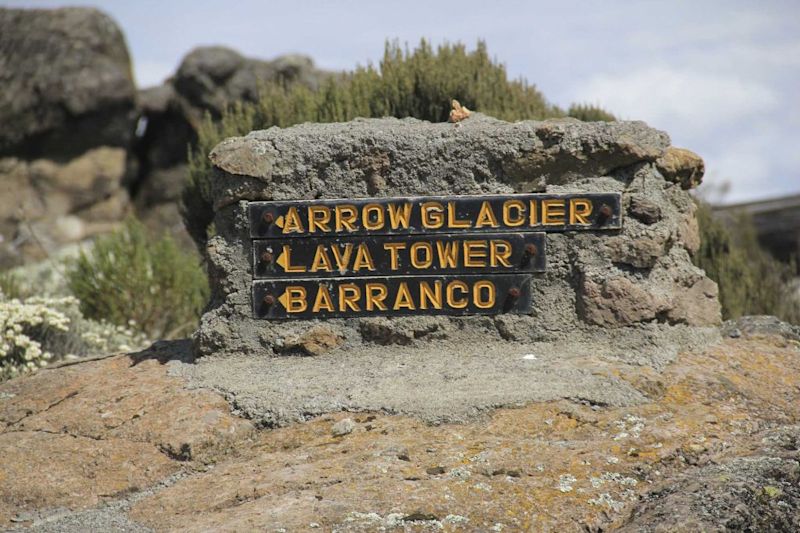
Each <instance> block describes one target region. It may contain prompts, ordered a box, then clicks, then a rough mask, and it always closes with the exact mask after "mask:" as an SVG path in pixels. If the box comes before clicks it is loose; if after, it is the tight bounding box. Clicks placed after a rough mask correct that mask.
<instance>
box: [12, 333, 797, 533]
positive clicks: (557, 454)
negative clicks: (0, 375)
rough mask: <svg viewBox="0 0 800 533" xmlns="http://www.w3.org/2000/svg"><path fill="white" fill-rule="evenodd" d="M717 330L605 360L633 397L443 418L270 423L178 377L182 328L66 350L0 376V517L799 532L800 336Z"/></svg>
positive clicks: (71, 526)
mask: <svg viewBox="0 0 800 533" xmlns="http://www.w3.org/2000/svg"><path fill="white" fill-rule="evenodd" d="M724 332H725V340H723V341H721V342H717V343H714V344H712V345H710V346H708V347H707V348H705V349H702V350H694V351H689V352H684V353H682V354H680V355H678V356H677V357H676V358H675V359H674V360H673V361H672V362H671V363H669V364H667V365H666V366H664V367H663V368H661V369H660V370H656V369H653V368H652V367H647V366H643V367H640V368H637V367H635V366H621V365H620V366H614V365H612V364H606V365H603V366H601V365H597V366H596V367H595V369H594V370H593V373H594V374H596V375H597V377H598V379H601V380H614V381H617V380H618V381H620V382H624V383H626V384H627V385H628V386H629V387H630V388H631V390H635V391H638V394H639V395H640V396H641V400H640V401H636V402H631V403H630V404H628V405H624V406H619V405H606V404H603V403H593V402H590V401H587V400H579V399H572V400H570V399H564V398H562V399H553V400H550V401H539V402H532V403H528V404H526V405H524V406H521V407H518V408H501V409H497V410H494V411H485V412H482V413H476V414H475V416H473V417H471V418H469V419H465V421H463V422H461V423H441V424H438V425H437V424H429V423H425V422H423V421H422V420H421V419H420V418H418V417H417V416H407V415H389V414H385V413H384V412H380V411H375V412H333V413H328V414H322V415H319V416H315V417H312V418H310V419H309V420H307V421H305V422H296V423H288V425H285V426H283V427H275V428H273V429H268V428H266V427H264V425H263V421H258V420H253V421H251V420H247V419H245V418H240V417H238V416H235V415H234V414H232V411H231V408H230V406H229V404H228V402H226V401H225V399H224V398H223V397H222V396H221V395H220V394H219V393H217V392H214V391H212V390H209V389H206V388H188V386H187V382H186V381H185V380H184V378H181V377H177V375H178V374H182V372H181V371H180V370H181V369H185V367H189V366H192V365H193V363H192V361H190V357H189V356H188V354H189V346H188V343H185V342H174V343H161V344H158V345H156V346H155V347H153V348H152V349H150V350H148V351H145V352H142V353H138V354H127V355H113V356H109V357H106V358H102V359H97V360H93V361H81V362H79V363H70V364H65V365H62V366H60V367H58V368H52V369H48V370H43V371H41V372H39V373H38V374H36V375H33V376H30V377H25V378H21V379H17V380H14V381H11V382H7V383H5V384H3V385H0V424H2V425H3V426H4V427H3V428H2V429H1V430H0V450H2V453H1V456H2V457H3V460H2V462H0V527H5V528H10V529H14V528H19V529H25V528H30V529H31V530H33V531H86V530H97V531H100V530H118V531H147V530H151V529H152V530H157V531H162V530H182V531H183V530H190V531H209V530H220V531H246V530H266V531H305V530H318V531H381V530H383V531H429V530H430V531H433V530H444V531H525V530H536V531H601V530H602V531H607V530H613V529H617V528H621V529H623V530H626V531H676V530H680V531H686V530H693V531H694V530H698V531H699V530H704V531H721V530H750V531H770V530H771V531H797V530H798V529H800V335H799V334H798V331H797V329H792V328H791V327H788V326H785V325H781V324H779V323H776V322H774V321H769V320H765V319H762V320H750V321H746V322H743V323H741V324H738V325H732V326H729V327H728V328H727V329H726V330H724ZM328 357H335V355H334V354H330V355H324V356H319V358H309V359H307V361H315V360H317V361H323V360H324V359H325V358H328ZM184 374H185V373H184ZM254 377H257V376H254ZM545 379H546V377H543V378H542V380H545ZM529 386H530V387H531V388H536V387H537V386H538V385H537V383H530V384H529ZM410 393H411V394H413V391H411V392H410Z"/></svg>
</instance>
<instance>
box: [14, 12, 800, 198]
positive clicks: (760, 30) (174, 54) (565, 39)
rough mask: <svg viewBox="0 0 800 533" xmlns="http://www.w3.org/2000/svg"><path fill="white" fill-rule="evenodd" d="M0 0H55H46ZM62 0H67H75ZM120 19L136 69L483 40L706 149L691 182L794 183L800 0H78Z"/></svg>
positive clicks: (707, 189) (679, 142)
mask: <svg viewBox="0 0 800 533" xmlns="http://www.w3.org/2000/svg"><path fill="white" fill-rule="evenodd" d="M0 5H6V6H20V7H54V6H64V5H71V4H70V3H69V2H59V1H50V0H40V1H36V0H28V1H3V0H0ZM72 5H74V4H72ZM79 5H91V6H96V7H99V8H100V9H102V10H104V11H105V12H106V13H108V14H109V15H111V16H112V17H113V18H114V19H115V20H116V21H117V23H118V24H119V25H120V26H121V27H122V29H123V31H124V33H125V35H126V38H127V41H128V46H129V48H130V50H131V56H132V60H133V65H134V72H135V75H136V79H137V83H138V84H139V86H140V87H146V86H151V85H155V84H158V83H161V82H162V81H163V80H164V79H165V78H167V77H168V76H169V75H170V74H172V73H173V72H174V71H175V70H176V68H177V66H178V64H179V63H180V60H181V58H182V57H183V56H184V55H185V54H186V53H187V52H188V51H189V50H191V49H192V48H194V47H196V46H201V45H225V46H229V47H231V48H234V49H236V50H238V51H239V52H241V53H243V54H244V55H247V56H251V57H258V58H264V59H269V58H272V57H274V56H277V55H280V54H286V53H301V54H306V55H309V56H311V57H312V58H313V59H314V61H315V63H316V64H317V65H318V66H319V67H321V68H325V69H331V70H342V69H350V68H352V67H354V66H355V65H356V64H362V65H363V64H366V63H368V62H372V63H377V62H378V59H379V58H380V56H381V54H382V52H383V46H384V42H385V41H386V39H397V40H399V41H400V42H401V43H408V44H409V45H411V46H413V45H415V44H416V43H418V42H419V40H420V39H421V38H426V39H428V40H430V41H432V42H433V43H434V44H437V43H442V42H445V41H447V42H451V43H452V42H463V43H465V44H467V45H468V46H470V47H474V45H475V43H476V42H477V41H478V40H479V39H483V40H485V41H486V43H487V45H488V48H489V53H490V54H491V55H492V56H493V57H495V58H496V59H497V60H499V61H500V62H502V63H504V64H505V65H506V68H507V70H508V73H509V75H510V76H511V77H513V78H518V77H522V78H525V79H527V80H528V81H529V82H531V83H533V84H535V85H536V86H537V87H538V88H539V89H540V90H541V91H542V92H543V94H544V95H545V97H546V98H547V99H548V100H549V101H551V102H553V103H556V104H558V105H560V106H562V107H568V106H569V104H570V103H572V102H583V103H592V104H599V105H601V106H603V107H604V108H606V109H608V110H610V111H611V112H613V113H614V114H615V115H617V116H618V117H620V118H622V119H625V120H644V121H646V122H647V123H648V124H650V125H651V126H654V127H656V128H659V129H662V130H664V131H666V132H667V133H669V134H670V137H671V139H672V143H673V144H674V145H675V146H681V147H685V148H689V149H691V150H693V151H695V152H697V153H698V154H700V155H701V156H702V157H703V159H704V160H705V162H706V177H705V183H704V185H703V187H702V194H704V195H705V196H706V198H708V199H709V200H711V201H714V202H717V203H736V202H744V201H751V200H758V199H764V198H771V197H776V196H781V195H787V194H800V2H798V1H796V0H795V1H752V2H740V1H730V0H729V1H701V0H695V1H680V0H672V1H637V2H633V1H629V2H622V1H603V2H596V1H588V0H587V1H583V2H578V1H571V0H561V1H559V2H539V1H527V2H525V1H502V0H494V1H492V2H487V1H479V0H459V1H457V2H454V1H448V0H444V1H436V0H426V1H418V0H404V1H397V2H383V1H379V0H341V1H333V0H319V1H316V2H312V1H308V0H281V1H255V0H237V1H233V0H232V1H228V2H223V1H220V0H217V1H210V0H191V1H190V0H180V1H168V0H158V1H154V0H139V1H135V2H133V1H131V2H128V1H123V0H117V1H113V0H95V1H92V0H88V1H86V0H84V1H82V2H80V4H79Z"/></svg>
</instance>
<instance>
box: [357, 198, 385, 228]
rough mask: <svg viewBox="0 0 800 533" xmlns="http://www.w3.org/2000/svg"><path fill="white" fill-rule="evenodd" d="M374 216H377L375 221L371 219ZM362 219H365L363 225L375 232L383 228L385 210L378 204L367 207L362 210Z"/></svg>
mask: <svg viewBox="0 0 800 533" xmlns="http://www.w3.org/2000/svg"><path fill="white" fill-rule="evenodd" d="M373 214H374V215H375V216H374V220H373V219H371V218H370V216H372V215H373ZM361 218H362V219H363V222H362V224H363V225H364V227H365V228H366V229H370V230H374V229H381V228H383V223H384V217H383V208H382V207H381V206H379V205H378V204H367V205H365V206H364V208H363V209H362V210H361Z"/></svg>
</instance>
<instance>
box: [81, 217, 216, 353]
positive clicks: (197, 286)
mask: <svg viewBox="0 0 800 533" xmlns="http://www.w3.org/2000/svg"><path fill="white" fill-rule="evenodd" d="M67 282H68V285H69V288H70V290H71V291H72V294H74V295H75V297H77V298H78V300H79V301H80V309H81V312H82V313H83V315H84V316H86V317H88V318H91V319H94V320H105V321H108V322H110V323H112V324H115V325H118V326H123V327H127V326H128V325H129V323H130V321H131V320H132V321H133V322H134V323H135V327H136V328H138V329H139V330H140V331H142V332H144V333H145V334H146V335H147V336H148V337H150V338H174V337H179V336H182V335H185V334H187V333H189V332H190V331H192V330H193V328H194V327H195V325H196V323H197V320H198V317H199V315H200V313H201V311H202V309H203V306H204V305H205V303H206V299H207V297H208V281H207V280H206V276H205V273H204V271H203V269H202V267H201V265H200V264H199V260H198V258H197V257H196V256H194V255H192V254H191V253H188V252H186V251H184V250H182V249H181V248H180V247H179V246H178V245H177V244H176V243H175V241H174V240H173V239H172V238H171V237H170V236H168V235H166V234H165V235H164V236H162V237H161V238H153V237H152V236H150V235H148V234H147V232H146V231H145V228H144V226H142V224H141V223H139V222H137V221H135V220H133V219H130V220H128V221H127V222H126V224H125V227H124V228H123V229H121V230H119V231H116V232H114V233H112V234H110V235H107V236H105V237H101V238H99V239H98V240H97V241H96V242H95V243H94V246H93V247H92V249H91V250H90V251H89V252H87V253H81V254H80V255H79V256H78V258H77V259H76V260H74V261H72V262H71V263H70V264H69V266H68V269H67Z"/></svg>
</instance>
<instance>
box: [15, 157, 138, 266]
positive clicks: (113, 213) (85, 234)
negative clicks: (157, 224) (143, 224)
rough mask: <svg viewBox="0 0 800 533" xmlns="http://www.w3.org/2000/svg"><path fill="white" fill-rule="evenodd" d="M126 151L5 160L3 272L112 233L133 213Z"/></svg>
mask: <svg viewBox="0 0 800 533" xmlns="http://www.w3.org/2000/svg"><path fill="white" fill-rule="evenodd" d="M125 169H126V152H125V150H124V149H123V148H115V147H109V146H99V147H97V148H92V149H89V150H87V151H86V152H85V153H83V154H81V155H80V156H78V157H75V158H73V159H70V160H68V161H66V162H60V161H57V160H52V159H35V160H32V161H26V160H24V159H19V158H15V157H5V158H0V183H2V187H3V188H2V192H0V268H3V267H8V266H12V265H17V264H22V263H26V262H28V261H31V260H39V259H43V258H45V257H49V256H51V255H53V253H54V252H56V251H57V250H58V249H60V248H61V247H62V246H64V245H67V244H71V243H76V242H80V241H82V240H84V239H87V238H89V237H92V236H95V235H98V234H101V233H106V232H108V231H109V230H111V229H113V228H114V227H115V226H116V225H117V224H118V223H119V222H120V221H121V220H122V219H123V218H124V217H125V216H126V215H127V214H128V213H129V212H130V211H129V204H130V200H129V196H128V191H127V189H126V188H125V187H124V184H123V182H124V179H125Z"/></svg>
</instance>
